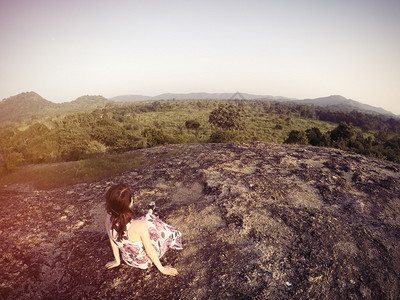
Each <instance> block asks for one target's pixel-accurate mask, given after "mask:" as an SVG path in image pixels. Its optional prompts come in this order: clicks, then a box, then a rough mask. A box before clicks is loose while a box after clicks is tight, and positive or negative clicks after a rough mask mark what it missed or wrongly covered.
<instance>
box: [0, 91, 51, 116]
mask: <svg viewBox="0 0 400 300" xmlns="http://www.w3.org/2000/svg"><path fill="white" fill-rule="evenodd" d="M56 107H57V104H55V103H53V102H50V101H48V100H46V99H44V98H42V97H41V96H40V95H38V94H36V93H35V92H26V93H21V94H18V95H15V96H11V97H9V98H6V99H4V100H3V101H1V102H0V123H3V122H7V121H9V122H19V121H22V120H24V119H27V118H31V117H33V116H42V115H44V114H46V113H48V112H49V111H52V110H54V109H55V108H56Z"/></svg>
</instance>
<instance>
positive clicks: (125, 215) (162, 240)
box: [106, 184, 182, 276]
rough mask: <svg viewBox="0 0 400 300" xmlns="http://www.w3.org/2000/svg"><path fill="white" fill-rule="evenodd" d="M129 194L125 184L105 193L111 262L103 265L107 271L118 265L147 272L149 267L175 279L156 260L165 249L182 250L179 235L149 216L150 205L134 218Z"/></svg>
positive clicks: (173, 273)
mask: <svg viewBox="0 0 400 300" xmlns="http://www.w3.org/2000/svg"><path fill="white" fill-rule="evenodd" d="M132 205H133V198H132V193H131V191H130V189H129V187H128V186H127V185H126V184H118V185H114V186H112V187H111V188H110V189H109V190H108V191H107V193H106V211H107V213H108V216H107V217H106V230H107V233H108V236H109V238H110V243H111V248H112V251H113V254H114V258H115V260H113V261H110V262H108V263H107V264H106V267H107V268H108V269H110V268H114V267H117V266H119V265H120V264H121V261H120V254H119V252H120V251H121V255H122V258H123V260H124V261H125V262H126V263H127V264H128V265H130V266H133V267H137V268H140V269H147V268H149V267H151V266H152V265H153V264H154V265H155V266H156V267H157V269H158V270H159V271H160V272H161V273H163V274H166V275H172V276H175V275H177V274H178V271H177V270H176V269H175V268H173V267H172V266H163V265H162V264H161V262H160V258H161V257H162V256H163V255H164V253H165V252H166V251H167V250H168V249H169V248H172V249H176V250H181V249H182V234H181V233H180V232H179V231H178V230H176V229H175V228H174V227H172V226H169V225H168V224H165V223H164V222H162V221H161V220H160V219H159V218H158V217H157V216H155V215H154V214H153V210H154V208H155V205H154V203H153V204H152V205H151V206H150V209H149V211H148V213H147V214H146V215H144V216H142V217H139V218H137V219H134V214H133V212H132V210H131V207H132Z"/></svg>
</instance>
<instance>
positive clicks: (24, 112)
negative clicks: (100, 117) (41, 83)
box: [0, 92, 111, 124]
mask: <svg viewBox="0 0 400 300" xmlns="http://www.w3.org/2000/svg"><path fill="white" fill-rule="evenodd" d="M107 103H111V102H110V101H109V100H108V99H106V98H104V97H103V96H82V97H79V98H78V99H76V100H74V101H71V102H65V103H53V102H50V101H48V100H46V99H44V98H42V97H41V96H40V95H38V94H37V93H35V92H26V93H21V94H18V95H15V96H11V97H9V98H6V99H4V100H2V101H1V102H0V124H4V123H7V122H21V121H24V120H28V119H31V118H36V117H37V118H40V117H45V116H49V115H53V114H63V113H71V112H77V111H81V110H88V109H95V108H99V107H104V106H105V105H106V104H107Z"/></svg>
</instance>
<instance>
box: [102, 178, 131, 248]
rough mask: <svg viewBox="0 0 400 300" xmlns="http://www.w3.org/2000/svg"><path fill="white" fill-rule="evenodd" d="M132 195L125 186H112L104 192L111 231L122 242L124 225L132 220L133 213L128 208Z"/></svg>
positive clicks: (121, 184)
mask: <svg viewBox="0 0 400 300" xmlns="http://www.w3.org/2000/svg"><path fill="white" fill-rule="evenodd" d="M131 197H132V193H131V190H130V189H129V187H128V186H127V185H126V184H123V183H120V184H117V185H113V186H112V187H110V188H109V189H108V191H107V192H106V211H107V213H108V214H110V215H111V222H112V229H115V230H116V231H117V234H118V240H122V236H123V234H124V231H125V227H126V224H128V223H129V221H130V220H131V219H132V218H133V211H132V210H131V209H130V208H129V205H130V204H131Z"/></svg>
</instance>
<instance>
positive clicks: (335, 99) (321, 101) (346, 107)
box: [293, 95, 395, 116]
mask: <svg viewBox="0 0 400 300" xmlns="http://www.w3.org/2000/svg"><path fill="white" fill-rule="evenodd" d="M293 102H295V103H298V104H307V105H316V106H321V107H326V108H329V109H330V110H338V111H344V112H351V111H353V110H357V111H362V112H367V113H372V114H382V115H391V116H395V114H393V113H391V112H389V111H387V110H385V109H383V108H380V107H375V106H372V105H368V104H363V103H360V102H358V101H355V100H351V99H347V98H345V97H343V96H340V95H332V96H329V97H321V98H316V99H304V100H294V101H293Z"/></svg>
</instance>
